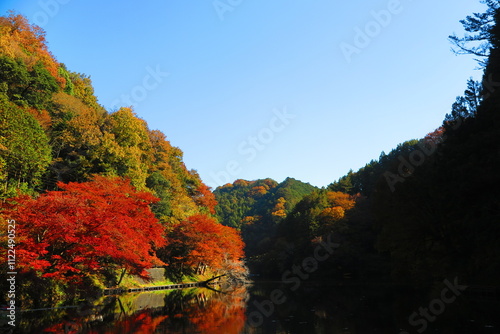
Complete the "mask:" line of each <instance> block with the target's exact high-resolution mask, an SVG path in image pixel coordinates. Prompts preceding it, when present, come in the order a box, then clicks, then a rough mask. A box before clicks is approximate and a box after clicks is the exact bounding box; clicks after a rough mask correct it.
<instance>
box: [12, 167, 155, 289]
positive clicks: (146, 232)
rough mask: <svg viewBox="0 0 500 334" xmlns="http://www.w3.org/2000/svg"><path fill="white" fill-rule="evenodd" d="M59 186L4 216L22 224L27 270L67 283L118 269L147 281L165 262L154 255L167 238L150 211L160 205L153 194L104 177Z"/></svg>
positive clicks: (20, 200) (25, 199)
mask: <svg viewBox="0 0 500 334" xmlns="http://www.w3.org/2000/svg"><path fill="white" fill-rule="evenodd" d="M58 186H59V187H60V188H61V190H60V191H49V192H46V193H44V194H42V195H40V196H39V197H38V198H36V199H35V198H31V197H29V196H20V197H17V198H13V199H10V200H9V203H10V205H9V207H8V208H7V209H6V210H4V212H3V214H4V215H6V216H7V217H9V219H15V220H16V223H17V234H18V236H19V238H18V247H17V250H18V252H17V255H18V261H19V262H18V267H19V268H20V269H21V270H23V271H32V270H34V271H36V272H38V273H39V274H41V275H42V276H43V277H54V278H56V279H61V280H65V279H70V278H78V277H79V276H80V277H81V276H82V275H85V274H87V273H93V272H96V271H97V272H98V271H100V270H103V269H113V268H122V269H126V270H128V271H130V272H131V273H134V274H139V275H141V276H147V273H146V272H145V269H147V268H150V267H152V266H153V265H155V264H161V263H162V262H161V261H160V260H159V259H158V258H157V257H156V255H155V253H154V249H155V247H161V246H163V245H164V244H165V239H164V238H163V227H162V226H161V224H160V223H159V222H158V220H157V219H156V218H155V216H154V214H153V213H152V212H151V210H150V207H149V205H150V204H151V203H154V202H156V201H158V199H157V198H155V197H154V196H153V195H151V194H150V193H147V192H139V191H137V190H136V189H135V188H134V187H133V186H132V185H131V184H130V182H129V181H128V180H125V179H121V178H106V177H102V176H95V177H94V178H93V179H92V180H91V181H90V182H85V183H68V184H64V183H59V184H58Z"/></svg>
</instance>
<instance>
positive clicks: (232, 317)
mask: <svg viewBox="0 0 500 334" xmlns="http://www.w3.org/2000/svg"><path fill="white" fill-rule="evenodd" d="M247 298H248V295H247V290H246V288H245V287H241V288H238V289H236V290H234V291H232V292H231V293H227V294H225V293H216V292H213V291H210V290H205V289H201V290H200V289H194V290H177V291H171V292H169V293H167V294H166V295H165V306H164V307H162V308H156V309H150V310H143V311H139V312H138V313H133V314H132V315H130V316H127V317H125V318H123V319H120V320H118V321H117V322H116V323H115V324H114V326H113V328H114V329H113V331H109V332H106V333H124V334H128V333H130V334H132V333H154V332H155V331H157V330H160V331H161V332H166V333H174V334H175V333H185V332H186V330H188V331H189V332H190V333H191V332H193V333H209V334H210V333H217V334H218V333H224V334H232V333H234V334H237V333H240V332H241V331H242V329H243V327H244V325H245V321H246V316H245V309H246V303H245V301H246V299H247Z"/></svg>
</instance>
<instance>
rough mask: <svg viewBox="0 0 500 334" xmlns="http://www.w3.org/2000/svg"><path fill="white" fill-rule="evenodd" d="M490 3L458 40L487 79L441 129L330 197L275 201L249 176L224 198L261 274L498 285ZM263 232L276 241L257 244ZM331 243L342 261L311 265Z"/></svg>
mask: <svg viewBox="0 0 500 334" xmlns="http://www.w3.org/2000/svg"><path fill="white" fill-rule="evenodd" d="M485 3H486V4H487V5H488V10H487V11H486V12H485V13H477V14H474V15H471V16H469V17H467V18H466V19H464V20H462V21H461V23H462V24H463V26H464V30H465V32H466V35H465V36H464V37H458V36H456V35H452V36H450V41H451V42H452V44H453V46H454V48H455V52H456V53H457V54H472V55H474V56H476V57H477V58H478V64H479V66H481V67H483V69H484V73H483V81H482V82H476V81H474V80H472V79H469V80H468V81H467V82H466V85H465V86H466V89H465V91H464V94H463V95H462V96H459V97H457V99H456V101H455V102H454V103H452V107H451V111H450V112H449V113H448V114H446V116H445V118H444V120H443V123H442V124H437V125H436V128H437V129H436V130H434V131H432V132H431V133H429V134H428V135H426V136H425V137H424V138H422V139H413V140H409V141H406V142H404V143H401V144H399V145H397V147H396V148H395V149H393V150H392V151H391V152H389V153H388V154H386V153H384V152H382V153H381V155H380V157H379V158H378V159H376V160H372V161H370V162H369V163H367V164H366V165H365V166H364V167H363V168H361V169H359V170H358V171H352V170H351V171H349V172H348V173H347V174H346V175H345V176H343V177H341V178H340V179H338V180H337V181H335V182H332V183H331V184H330V185H328V186H327V187H324V188H323V189H316V190H314V191H312V192H311V190H312V189H310V188H302V189H304V191H307V192H309V194H305V196H304V197H303V198H302V199H301V200H300V201H298V202H297V197H295V196H292V198H293V200H292V201H291V202H290V203H288V200H287V201H285V200H280V199H276V197H277V196H276V195H274V193H272V192H270V193H269V194H266V191H269V190H268V188H271V189H272V185H273V184H274V183H273V181H272V180H261V181H256V182H255V183H252V182H247V181H242V180H238V181H236V182H235V183H234V184H233V185H231V184H229V185H225V186H223V187H219V188H217V189H216V190H215V192H214V193H215V195H216V198H217V200H218V201H219V202H220V205H219V206H218V207H217V213H218V215H219V217H221V221H222V222H223V223H225V224H227V225H229V226H234V227H237V228H239V229H241V231H242V234H243V236H244V238H245V239H246V240H248V241H251V244H250V245H248V244H247V250H250V252H249V253H247V255H250V257H249V259H248V260H249V265H250V267H251V268H252V269H253V270H255V271H256V272H258V273H260V274H261V275H264V276H268V277H274V278H282V280H283V281H286V277H284V276H282V275H283V273H286V272H287V270H288V269H291V268H302V269H304V270H305V271H306V272H307V273H308V274H307V275H304V276H302V277H301V278H302V279H304V278H305V277H306V276H307V278H308V279H328V280H338V281H340V282H344V281H346V280H348V281H351V282H352V281H360V282H361V281H363V282H374V281H376V282H380V281H385V282H393V283H397V284H404V285H409V286H414V287H428V286H431V285H432V284H433V283H435V282H440V281H442V280H443V279H444V278H447V277H452V278H453V277H460V278H461V280H462V281H465V282H468V283H470V284H482V285H493V286H495V285H497V284H498V278H499V277H500V244H499V243H498V239H499V238H500V225H499V224H498V223H499V222H500V201H499V197H498V191H497V189H498V187H499V186H500V176H499V174H498V170H497V169H498V168H497V167H498V166H499V165H500V116H499V115H500V111H499V109H500V92H499V91H498V86H499V84H498V83H499V82H500V66H499V64H500V25H499V24H498V21H499V20H500V14H499V7H500V6H499V4H498V1H485ZM450 102H451V101H450ZM296 182H297V181H296ZM245 187H246V188H245ZM295 193H296V194H297V195H298V194H299V192H295ZM258 196H262V200H258ZM265 196H266V197H265ZM256 198H257V199H256ZM283 198H286V197H283ZM283 203H284V205H283ZM287 203H288V204H289V205H288V206H286V204H287ZM292 203H296V205H290V204H292ZM229 204H231V205H229ZM280 209H283V210H280ZM256 226H258V227H260V228H261V229H262V228H264V229H265V231H262V230H261V231H259V232H258V235H259V236H265V238H264V237H254V236H253V231H254V230H256ZM248 230H250V231H248ZM259 242H260V243H259ZM325 242H327V243H328V244H331V245H335V247H334V248H335V250H334V251H333V250H332V254H331V256H328V257H326V258H325V259H322V260H321V261H317V262H319V263H315V264H314V263H313V264H311V263H309V264H306V263H304V261H305V260H304V259H307V258H308V257H309V258H310V256H311V255H312V254H314V250H315V249H316V248H317V247H318V245H324V244H325ZM332 247H333V246H332ZM256 250H258V251H256ZM307 265H309V266H310V267H309V268H307ZM304 266H306V267H304Z"/></svg>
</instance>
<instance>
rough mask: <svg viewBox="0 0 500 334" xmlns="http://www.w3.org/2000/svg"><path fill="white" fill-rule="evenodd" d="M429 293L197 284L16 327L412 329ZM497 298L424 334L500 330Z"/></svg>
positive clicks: (95, 333) (96, 331) (448, 314)
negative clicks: (214, 287)
mask: <svg viewBox="0 0 500 334" xmlns="http://www.w3.org/2000/svg"><path fill="white" fill-rule="evenodd" d="M429 298H430V297H429V295H427V294H422V293H415V292H412V291H410V290H407V289H402V288H394V287H390V288H388V287H382V286H370V287H363V286H333V285H328V284H324V283H322V284H315V283H309V284H303V285H302V286H301V287H300V289H298V290H297V291H292V290H291V289H290V286H287V285H284V284H282V283H279V282H267V283H265V282H260V283H255V284H253V285H248V286H242V287H237V288H232V289H229V290H225V291H222V292H217V291H213V290H209V289H205V288H193V289H184V290H169V291H155V292H143V293H134V294H127V295H123V296H117V297H103V298H102V299H100V300H98V301H95V302H93V303H92V304H90V303H83V304H81V305H79V306H78V307H76V306H69V307H66V308H60V309H56V310H40V311H32V312H23V313H22V314H21V315H22V317H21V321H20V323H19V326H18V331H17V332H16V333H37V334H39V333H73V334H76V333H79V334H80V333H81V334H90V333H91V334H101V333H103V334H104V333H106V334H112V333H113V334H114V333H116V334H118V333H120V334H129V333H130V334H131V333H174V334H175V333H209V334H210V333H218V334H219V333H222V334H233V333H234V334H239V333H250V334H254V333H255V334H260V333H265V334H267V333H271V334H274V333H307V334H311V333H335V334H354V333H356V334H360V333H405V332H407V333H418V332H419V331H418V330H420V329H421V327H420V326H412V325H411V324H410V323H409V321H408V317H409V316H410V315H411V314H412V313H413V312H415V311H418V310H419V307H421V306H426V305H429V301H430V299H429ZM499 310H500V307H499V302H498V301H494V300H477V299H475V298H473V297H471V296H466V295H464V296H463V298H459V299H457V300H456V302H454V303H453V304H450V305H448V306H447V309H446V310H445V312H443V313H442V314H441V315H440V316H439V317H436V319H433V320H432V321H428V324H427V325H428V326H427V328H426V330H425V332H426V333H485V334H492V333H500V332H499V330H498V329H499V328H500V327H499V323H498V319H497V315H498V311H499ZM0 331H1V330H0Z"/></svg>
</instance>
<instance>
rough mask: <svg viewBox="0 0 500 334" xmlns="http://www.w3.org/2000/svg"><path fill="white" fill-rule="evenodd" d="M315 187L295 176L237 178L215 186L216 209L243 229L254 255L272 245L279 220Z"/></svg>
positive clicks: (222, 218)
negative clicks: (285, 177) (282, 178)
mask: <svg viewBox="0 0 500 334" xmlns="http://www.w3.org/2000/svg"><path fill="white" fill-rule="evenodd" d="M315 190H317V188H316V187H314V186H311V185H310V184H309V183H304V182H301V181H297V180H295V179H293V178H287V179H286V180H284V181H283V182H281V183H278V182H276V181H274V180H272V179H264V180H256V181H245V180H236V181H234V182H233V183H232V184H231V183H228V184H226V185H224V186H221V187H218V188H217V189H215V191H214V194H215V197H216V199H217V202H218V205H217V206H216V212H217V215H218V217H219V219H220V221H221V223H222V224H224V225H226V226H231V227H235V228H237V229H238V230H240V231H241V233H242V237H243V240H244V242H245V245H246V246H245V254H246V256H247V257H248V258H252V257H254V256H256V255H258V254H262V253H264V252H266V250H268V249H269V247H270V246H271V245H270V242H271V240H272V237H273V236H274V233H275V232H276V227H277V226H278V223H279V222H280V221H281V220H282V219H283V218H284V217H285V216H286V215H287V213H289V212H290V211H291V210H292V209H293V207H294V206H295V204H296V203H297V202H298V201H300V199H302V197H304V196H305V195H308V194H310V193H311V192H313V191H315Z"/></svg>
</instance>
